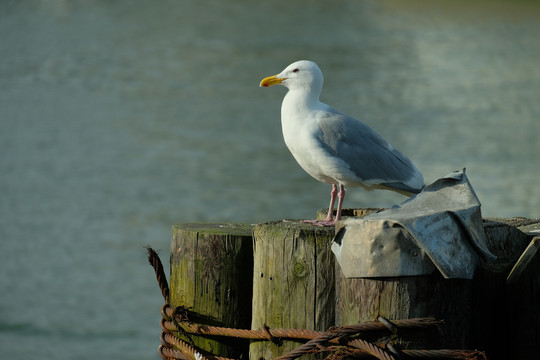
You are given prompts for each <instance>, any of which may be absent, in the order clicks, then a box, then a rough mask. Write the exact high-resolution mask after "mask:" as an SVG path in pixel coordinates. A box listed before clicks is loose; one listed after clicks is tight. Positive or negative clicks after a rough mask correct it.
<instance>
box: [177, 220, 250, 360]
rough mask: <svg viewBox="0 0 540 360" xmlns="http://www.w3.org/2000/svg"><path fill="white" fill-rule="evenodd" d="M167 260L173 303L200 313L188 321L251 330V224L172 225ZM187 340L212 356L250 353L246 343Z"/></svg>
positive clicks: (201, 339)
mask: <svg viewBox="0 0 540 360" xmlns="http://www.w3.org/2000/svg"><path fill="white" fill-rule="evenodd" d="M170 262H171V276H170V282H171V286H170V289H171V292H170V293H171V295H170V298H171V300H170V302H171V305H172V306H181V305H182V306H185V307H188V308H191V310H193V311H194V312H196V313H198V314H200V315H201V317H200V318H197V319H190V321H193V322H195V323H199V324H206V325H217V326H225V327H233V328H249V327H250V325H251V324H250V322H251V297H252V290H251V289H252V287H251V281H252V278H253V275H252V274H253V273H252V271H253V257H252V226H251V225H245V224H182V225H175V226H174V227H173V233H172V245H171V260H170ZM190 337H191V340H193V344H194V345H195V346H197V347H198V348H200V349H203V350H206V351H209V352H211V353H212V354H214V355H218V356H224V357H236V358H237V357H239V356H240V355H241V354H247V352H248V347H249V343H248V342H247V341H243V342H242V341H240V342H238V341H235V342H234V343H228V342H226V341H225V340H220V341H217V340H211V339H207V338H203V337H197V336H190ZM184 339H185V336H184ZM185 340H187V341H188V342H191V341H190V340H189V339H185Z"/></svg>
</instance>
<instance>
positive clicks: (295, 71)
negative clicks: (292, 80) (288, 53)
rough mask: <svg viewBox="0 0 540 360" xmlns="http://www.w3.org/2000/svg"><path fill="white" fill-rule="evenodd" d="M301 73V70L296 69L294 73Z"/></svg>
mask: <svg viewBox="0 0 540 360" xmlns="http://www.w3.org/2000/svg"><path fill="white" fill-rule="evenodd" d="M299 71H300V70H298V69H294V70H293V71H292V72H294V73H297V72H299Z"/></svg>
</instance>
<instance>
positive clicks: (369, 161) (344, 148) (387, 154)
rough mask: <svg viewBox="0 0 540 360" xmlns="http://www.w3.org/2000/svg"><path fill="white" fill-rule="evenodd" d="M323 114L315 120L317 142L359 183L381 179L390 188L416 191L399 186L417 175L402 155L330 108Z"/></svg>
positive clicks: (364, 127) (415, 190) (353, 120)
mask: <svg viewBox="0 0 540 360" xmlns="http://www.w3.org/2000/svg"><path fill="white" fill-rule="evenodd" d="M327 111H329V112H328V115H327V116H324V117H323V118H320V119H319V126H320V130H319V132H318V134H317V138H318V139H319V140H320V142H321V145H322V146H323V148H324V149H325V150H326V151H327V152H328V153H330V154H331V155H333V156H336V157H339V158H340V159H342V160H343V161H345V162H346V163H347V164H348V165H349V166H350V168H351V170H352V171H353V172H354V173H355V174H356V175H357V176H358V177H359V178H361V179H362V180H374V179H382V180H387V181H385V182H384V183H383V184H384V185H387V186H389V187H392V188H396V189H399V190H405V191H408V192H414V193H417V192H419V191H420V189H413V188H411V187H409V186H407V185H405V184H403V183H402V182H406V181H408V180H410V179H412V178H414V177H415V176H418V174H419V171H418V170H417V169H416V167H415V166H414V164H413V163H412V162H411V161H410V160H409V159H408V158H407V157H406V156H405V155H403V154H402V153H401V152H399V151H398V150H396V149H393V148H392V147H391V145H390V144H389V143H388V142H387V141H386V140H384V139H383V138H382V137H381V136H379V135H378V134H377V133H376V132H375V131H373V130H372V129H371V128H370V127H369V126H367V125H365V124H363V123H362V122H360V121H358V120H356V119H354V118H352V117H350V116H348V115H345V114H343V113H340V112H339V111H337V110H335V109H333V108H329V109H328V110H327Z"/></svg>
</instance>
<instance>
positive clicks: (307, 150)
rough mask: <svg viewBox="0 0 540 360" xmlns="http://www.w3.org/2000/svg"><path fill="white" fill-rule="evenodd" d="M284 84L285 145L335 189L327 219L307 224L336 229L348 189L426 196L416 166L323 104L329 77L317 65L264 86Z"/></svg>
mask: <svg viewBox="0 0 540 360" xmlns="http://www.w3.org/2000/svg"><path fill="white" fill-rule="evenodd" d="M278 84H279V85H283V86H285V87H286V88H287V89H288V92H287V94H286V95H285V97H284V99H283V103H282V105H281V127H282V131H283V139H284V140H285V144H286V145H287V147H288V148H289V150H290V152H291V154H292V155H293V157H294V158H295V160H296V161H297V162H298V164H299V165H300V166H301V167H302V169H304V170H305V171H306V172H307V173H308V174H309V175H311V176H312V177H314V178H315V179H317V180H319V181H320V182H323V183H326V184H331V185H332V190H331V192H330V206H329V207H328V216H327V217H326V219H325V220H305V221H304V222H307V223H311V224H316V225H320V226H333V225H335V223H336V221H339V220H341V210H342V208H343V199H344V198H345V188H346V187H347V188H349V187H363V188H365V189H367V190H373V189H386V190H392V191H396V192H398V193H401V194H403V195H407V196H412V195H414V194H418V193H419V192H420V191H422V189H423V188H424V177H423V176H422V174H421V173H420V171H419V170H418V169H417V168H416V166H415V165H414V164H413V163H412V162H411V160H409V159H408V158H407V157H406V156H405V155H403V154H402V153H401V152H399V151H398V150H396V149H394V148H393V147H392V145H390V144H389V143H388V142H387V141H386V140H384V139H383V138H382V137H381V136H379V135H378V134H377V133H376V132H375V131H373V130H372V129H371V128H370V127H369V126H367V125H366V124H364V123H362V122H360V121H359V120H357V119H355V118H353V117H351V116H349V115H346V114H344V113H342V112H340V111H339V110H336V109H334V108H333V107H331V106H329V105H326V104H324V103H322V102H320V101H319V97H320V94H321V91H322V86H323V75H322V72H321V69H319V66H318V65H317V64H316V63H314V62H312V61H307V60H300V61H297V62H294V63H292V64H291V65H289V66H287V67H286V68H285V70H283V71H282V72H280V73H279V74H277V75H274V76H269V77H267V78H264V79H263V80H262V81H261V83H260V86H261V87H269V86H272V85H278ZM338 187H339V193H338ZM336 196H337V197H338V206H337V212H336V217H335V218H334V215H333V213H334V203H335V200H336Z"/></svg>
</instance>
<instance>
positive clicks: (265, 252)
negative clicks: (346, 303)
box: [249, 221, 335, 359]
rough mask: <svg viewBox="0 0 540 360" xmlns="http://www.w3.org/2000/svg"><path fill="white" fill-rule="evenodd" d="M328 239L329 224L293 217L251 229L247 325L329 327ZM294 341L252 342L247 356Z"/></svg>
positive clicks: (273, 351) (270, 353)
mask: <svg viewBox="0 0 540 360" xmlns="http://www.w3.org/2000/svg"><path fill="white" fill-rule="evenodd" d="M333 237H334V228H333V227H320V226H313V225H308V224H304V223H301V222H298V221H279V222H271V223H264V224H259V225H257V226H256V227H255V229H254V232H253V238H254V246H253V252H254V253H253V256H254V267H253V315H252V316H253V318H252V329H261V328H263V327H264V326H268V327H270V328H293V329H294V328H297V329H308V330H321V331H322V330H327V329H328V328H329V327H330V326H332V325H334V300H335V292H334V255H333V254H332V252H331V249H330V245H331V241H332V238H333ZM298 345H299V344H298V343H294V342H287V343H283V344H274V343H272V342H252V344H251V346H250V355H249V358H250V359H261V358H264V359H275V358H276V357H278V356H280V355H283V354H285V353H286V352H288V351H290V350H292V349H294V348H295V347H296V346H298Z"/></svg>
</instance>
